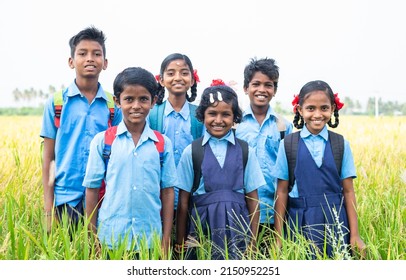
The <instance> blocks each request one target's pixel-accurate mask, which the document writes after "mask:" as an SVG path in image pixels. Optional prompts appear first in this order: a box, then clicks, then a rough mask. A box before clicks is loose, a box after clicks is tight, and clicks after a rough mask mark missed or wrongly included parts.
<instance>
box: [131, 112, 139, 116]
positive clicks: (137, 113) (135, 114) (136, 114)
mask: <svg viewBox="0 0 406 280" xmlns="http://www.w3.org/2000/svg"><path fill="white" fill-rule="evenodd" d="M130 115H131V116H133V117H140V116H141V115H142V114H141V113H139V112H134V113H130Z"/></svg>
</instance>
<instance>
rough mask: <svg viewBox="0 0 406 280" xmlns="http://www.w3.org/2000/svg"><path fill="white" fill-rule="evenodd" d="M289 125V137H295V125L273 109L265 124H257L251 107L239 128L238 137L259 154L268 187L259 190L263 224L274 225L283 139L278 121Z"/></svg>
mask: <svg viewBox="0 0 406 280" xmlns="http://www.w3.org/2000/svg"><path fill="white" fill-rule="evenodd" d="M278 117H279V118H281V120H282V121H283V122H284V123H285V126H286V131H285V135H287V134H289V133H292V128H293V125H292V124H291V123H290V122H289V121H287V120H285V119H284V118H282V117H280V116H278V115H277V114H276V113H275V112H274V110H273V109H272V107H271V106H269V108H268V111H267V113H266V116H265V119H264V121H263V122H262V124H259V122H258V121H257V120H256V118H255V115H254V113H253V112H252V109H251V106H248V108H246V110H245V111H244V114H243V119H242V122H241V123H240V124H239V125H238V126H237V129H236V136H237V137H238V138H240V139H243V140H245V141H247V142H248V144H249V145H250V147H252V148H253V149H254V151H255V154H256V156H257V158H258V162H259V165H260V166H261V171H262V173H263V175H264V178H265V181H266V186H264V187H261V188H259V189H258V196H259V200H260V211H261V212H260V223H270V224H273V223H274V209H273V207H274V197H275V191H276V178H275V177H273V176H272V174H271V171H272V170H273V169H274V168H275V162H276V157H277V155H278V148H279V142H280V140H281V135H280V132H279V130H278V127H277V123H276V121H277V118H278Z"/></svg>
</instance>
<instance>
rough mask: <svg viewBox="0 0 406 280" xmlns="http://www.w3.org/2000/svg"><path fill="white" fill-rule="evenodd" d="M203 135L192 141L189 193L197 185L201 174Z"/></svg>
mask: <svg viewBox="0 0 406 280" xmlns="http://www.w3.org/2000/svg"><path fill="white" fill-rule="evenodd" d="M202 143H203V136H202V137H199V138H197V139H196V140H194V141H192V161H193V187H192V190H191V192H190V193H191V194H192V193H194V192H195V191H196V190H197V188H198V187H199V183H200V177H201V176H202V162H203V154H204V147H203V146H202Z"/></svg>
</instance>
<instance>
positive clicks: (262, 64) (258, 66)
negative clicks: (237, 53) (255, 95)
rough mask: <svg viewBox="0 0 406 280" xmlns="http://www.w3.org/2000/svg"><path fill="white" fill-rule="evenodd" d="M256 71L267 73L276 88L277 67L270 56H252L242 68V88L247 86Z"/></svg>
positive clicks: (277, 78)
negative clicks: (259, 57) (258, 57)
mask: <svg viewBox="0 0 406 280" xmlns="http://www.w3.org/2000/svg"><path fill="white" fill-rule="evenodd" d="M256 72H261V73H262V74H264V75H267V76H268V78H269V79H271V80H272V81H273V84H274V87H275V91H276V90H277V89H278V80H279V67H278V66H277V65H276V62H275V60H274V59H272V58H267V57H265V58H261V59H257V58H252V59H251V60H250V62H249V64H248V65H247V66H245V69H244V88H247V87H248V85H249V83H250V82H251V80H252V78H253V77H254V75H255V73H256Z"/></svg>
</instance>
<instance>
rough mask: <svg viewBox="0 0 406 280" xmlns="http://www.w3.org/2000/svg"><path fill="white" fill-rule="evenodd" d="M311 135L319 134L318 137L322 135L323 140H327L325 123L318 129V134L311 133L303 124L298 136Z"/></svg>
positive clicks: (305, 136)
mask: <svg viewBox="0 0 406 280" xmlns="http://www.w3.org/2000/svg"><path fill="white" fill-rule="evenodd" d="M311 135H313V136H320V137H322V138H323V139H324V140H326V141H327V140H328V130H327V126H326V125H325V126H324V127H323V129H322V130H321V131H320V133H319V134H312V133H311V132H310V131H309V130H308V129H307V127H306V125H304V126H303V129H302V131H300V137H302V138H307V137H309V136H311Z"/></svg>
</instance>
